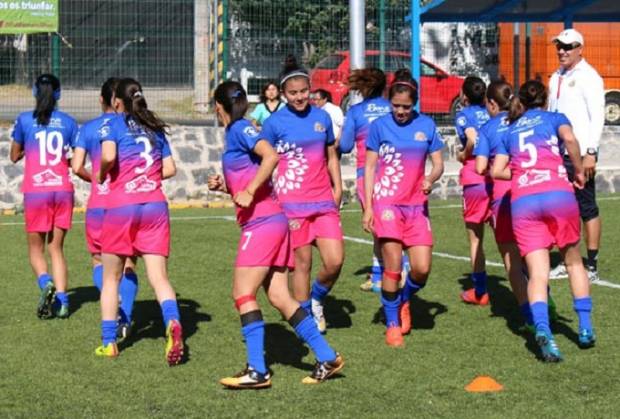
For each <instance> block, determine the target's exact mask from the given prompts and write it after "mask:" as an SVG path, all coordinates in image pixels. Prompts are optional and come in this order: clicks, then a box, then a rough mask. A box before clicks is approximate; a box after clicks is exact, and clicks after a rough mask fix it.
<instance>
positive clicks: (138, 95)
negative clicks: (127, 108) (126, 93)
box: [131, 90, 144, 97]
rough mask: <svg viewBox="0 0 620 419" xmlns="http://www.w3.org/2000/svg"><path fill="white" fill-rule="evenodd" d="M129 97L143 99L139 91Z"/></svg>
mask: <svg viewBox="0 0 620 419" xmlns="http://www.w3.org/2000/svg"><path fill="white" fill-rule="evenodd" d="M131 97H144V94H143V93H142V92H141V91H139V90H136V91H135V92H134V94H133V95H131Z"/></svg>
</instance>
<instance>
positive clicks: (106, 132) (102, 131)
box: [97, 124, 110, 138]
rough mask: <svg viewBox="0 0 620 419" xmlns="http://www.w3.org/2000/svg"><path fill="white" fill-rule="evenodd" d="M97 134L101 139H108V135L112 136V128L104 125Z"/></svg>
mask: <svg viewBox="0 0 620 419" xmlns="http://www.w3.org/2000/svg"><path fill="white" fill-rule="evenodd" d="M97 133H98V134H99V137H101V138H105V137H107V136H108V135H110V126H109V125H107V124H105V125H103V126H102V127H101V128H99V129H98V130H97Z"/></svg>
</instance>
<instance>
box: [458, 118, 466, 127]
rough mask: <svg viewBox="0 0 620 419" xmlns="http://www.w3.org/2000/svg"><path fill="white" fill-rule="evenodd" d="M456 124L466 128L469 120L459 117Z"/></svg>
mask: <svg viewBox="0 0 620 419" xmlns="http://www.w3.org/2000/svg"><path fill="white" fill-rule="evenodd" d="M456 123H457V124H459V125H460V126H462V127H464V126H465V124H467V119H465V117H464V116H459V118H458V119H457V120H456Z"/></svg>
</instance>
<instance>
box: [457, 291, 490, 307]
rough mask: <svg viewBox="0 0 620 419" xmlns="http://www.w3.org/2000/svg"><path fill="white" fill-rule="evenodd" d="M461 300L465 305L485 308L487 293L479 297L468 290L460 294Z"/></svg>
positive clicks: (487, 302) (487, 301)
mask: <svg viewBox="0 0 620 419" xmlns="http://www.w3.org/2000/svg"><path fill="white" fill-rule="evenodd" d="M461 300H463V302H465V303H467V304H474V305H478V306H486V305H488V304H489V293H488V292H485V293H484V294H482V295H481V296H480V297H478V296H477V295H476V290H475V289H474V288H470V289H468V290H467V291H463V292H462V293H461Z"/></svg>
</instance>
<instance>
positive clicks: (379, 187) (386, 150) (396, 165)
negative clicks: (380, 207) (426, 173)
mask: <svg viewBox="0 0 620 419" xmlns="http://www.w3.org/2000/svg"><path fill="white" fill-rule="evenodd" d="M379 158H380V159H381V160H382V161H383V165H384V167H385V169H384V170H383V174H382V176H381V178H380V179H378V180H377V182H375V188H374V196H375V197H377V198H381V197H386V196H394V193H395V192H396V191H397V190H398V184H399V183H400V182H401V181H402V180H403V177H404V176H405V173H404V171H403V170H404V167H403V165H402V153H397V152H396V149H395V148H394V146H392V145H388V144H382V145H381V147H380V148H379Z"/></svg>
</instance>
